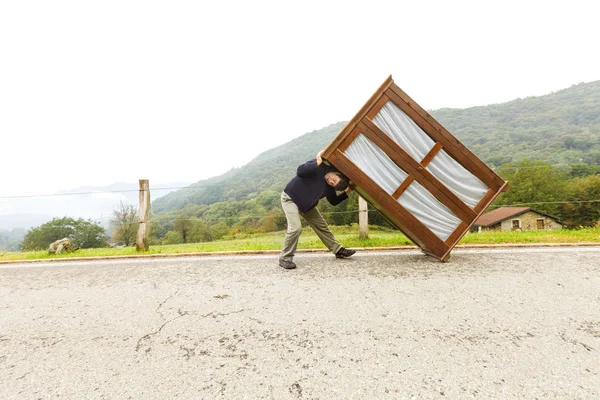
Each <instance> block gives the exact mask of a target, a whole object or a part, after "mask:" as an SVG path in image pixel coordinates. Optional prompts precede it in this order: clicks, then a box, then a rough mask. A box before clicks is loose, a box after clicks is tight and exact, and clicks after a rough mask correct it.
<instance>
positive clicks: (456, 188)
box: [426, 150, 489, 208]
mask: <svg viewBox="0 0 600 400" xmlns="http://www.w3.org/2000/svg"><path fill="white" fill-rule="evenodd" d="M426 169H427V170H428V171H429V172H431V174H432V175H433V176H435V177H436V178H437V179H438V180H439V181H440V182H442V183H443V184H444V185H446V187H447V188H448V189H450V191H452V192H453V193H454V194H455V195H456V196H457V197H458V198H459V199H461V200H462V201H464V202H465V203H466V204H467V205H468V206H469V207H471V208H473V207H475V206H476V205H477V204H478V203H479V201H480V200H481V198H482V197H483V196H484V195H485V194H486V193H487V191H488V189H489V188H488V187H487V186H486V185H485V183H483V182H481V181H480V180H479V178H477V177H476V176H475V175H473V174H472V173H470V172H469V171H468V170H467V169H466V168H465V167H463V166H462V165H460V164H459V163H458V162H457V161H456V160H455V159H454V158H452V157H450V156H449V155H448V153H446V152H445V151H444V150H442V151H440V152H439V153H438V154H436V156H435V157H433V160H431V162H430V163H429V164H428V165H427V168H426Z"/></svg>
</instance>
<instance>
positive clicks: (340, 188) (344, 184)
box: [334, 172, 350, 192]
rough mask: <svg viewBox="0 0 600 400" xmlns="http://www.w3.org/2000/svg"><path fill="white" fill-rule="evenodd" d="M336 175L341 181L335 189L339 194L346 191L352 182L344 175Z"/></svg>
mask: <svg viewBox="0 0 600 400" xmlns="http://www.w3.org/2000/svg"><path fill="white" fill-rule="evenodd" d="M336 174H337V175H338V176H339V177H340V181H339V182H338V184H337V185H335V186H334V189H335V190H337V191H338V192H342V191H344V190H346V188H347V187H348V185H349V184H350V180H349V179H348V177H347V176H346V175H344V174H342V173H339V172H336Z"/></svg>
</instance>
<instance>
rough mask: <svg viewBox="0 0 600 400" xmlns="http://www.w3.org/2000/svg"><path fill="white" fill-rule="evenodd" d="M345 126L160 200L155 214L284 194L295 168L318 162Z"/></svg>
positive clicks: (313, 135)
mask: <svg viewBox="0 0 600 400" xmlns="http://www.w3.org/2000/svg"><path fill="white" fill-rule="evenodd" d="M344 125H345V123H344V122H338V123H336V124H332V125H329V126H327V127H325V128H323V129H319V130H318V131H313V132H310V133H306V134H304V135H302V136H300V137H299V138H296V139H294V140H292V141H291V142H288V143H285V144H283V145H281V146H278V147H275V148H272V149H270V150H267V151H265V152H264V153H262V154H260V155H259V156H258V157H256V158H255V159H253V160H252V161H250V162H249V163H248V164H246V165H245V166H244V167H241V168H235V169H232V170H230V171H229V172H227V173H225V174H223V175H220V176H217V177H214V178H210V179H207V180H204V181H200V182H197V183H195V184H192V185H190V186H189V187H187V188H184V189H181V190H179V191H176V192H173V193H170V194H168V195H166V196H164V197H162V198H160V199H157V200H156V201H154V202H153V203H152V210H153V212H154V213H160V212H164V211H169V210H173V209H179V208H183V207H185V205H186V204H190V203H191V204H207V205H208V204H213V203H216V202H220V201H237V200H244V199H250V198H254V197H256V195H257V194H258V193H260V192H262V191H265V190H268V189H274V190H278V191H279V192H281V190H282V189H283V186H285V184H286V183H287V182H288V181H289V180H290V179H291V178H292V177H293V176H294V174H295V173H296V167H298V165H300V164H301V163H303V162H305V161H307V160H310V159H311V158H315V156H316V154H317V153H318V152H319V151H320V150H322V149H324V148H325V147H326V146H327V145H328V144H329V143H330V142H331V140H333V138H334V137H335V136H336V135H337V134H338V133H339V132H340V131H341V130H342V128H343V127H344Z"/></svg>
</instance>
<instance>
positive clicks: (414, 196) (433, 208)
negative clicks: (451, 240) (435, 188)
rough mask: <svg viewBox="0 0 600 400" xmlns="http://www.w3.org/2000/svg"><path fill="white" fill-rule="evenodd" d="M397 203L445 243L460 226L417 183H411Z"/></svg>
mask: <svg viewBox="0 0 600 400" xmlns="http://www.w3.org/2000/svg"><path fill="white" fill-rule="evenodd" d="M398 202H399V203H400V204H401V205H402V207H404V208H406V209H407V210H408V211H409V212H410V213H411V214H412V215H414V216H415V217H416V218H417V219H418V220H419V221H421V222H422V223H423V225H425V226H426V227H427V228H429V230H431V231H432V232H433V233H434V234H435V235H436V236H437V237H439V238H440V239H442V240H443V241H445V240H446V239H448V236H450V235H451V234H452V232H454V231H455V230H456V228H457V227H458V225H459V224H460V222H461V221H460V219H459V218H457V217H456V215H454V213H453V212H452V211H450V209H449V208H448V207H446V206H445V205H443V204H442V203H440V202H439V201H438V200H437V199H436V198H435V197H434V196H433V195H432V194H431V193H429V191H428V190H427V189H425V188H424V187H423V186H421V185H420V184H419V183H418V182H413V183H411V184H410V185H409V186H408V188H407V189H406V191H405V192H404V193H402V195H401V196H400V198H399V199H398Z"/></svg>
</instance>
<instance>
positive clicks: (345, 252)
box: [335, 247, 356, 258]
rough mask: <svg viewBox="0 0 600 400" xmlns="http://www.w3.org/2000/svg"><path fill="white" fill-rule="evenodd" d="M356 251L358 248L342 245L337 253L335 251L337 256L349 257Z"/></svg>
mask: <svg viewBox="0 0 600 400" xmlns="http://www.w3.org/2000/svg"><path fill="white" fill-rule="evenodd" d="M354 253H356V250H350V249H346V248H344V247H342V248H341V249H339V250H338V252H337V253H335V258H348V257H350V256H351V255H353V254H354Z"/></svg>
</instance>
